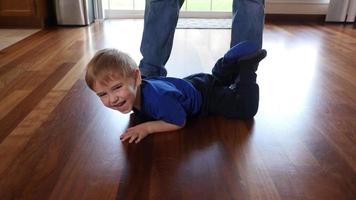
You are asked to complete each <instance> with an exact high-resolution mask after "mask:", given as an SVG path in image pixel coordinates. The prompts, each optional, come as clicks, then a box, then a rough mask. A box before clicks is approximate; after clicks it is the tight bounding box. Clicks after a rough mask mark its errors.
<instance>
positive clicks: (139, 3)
mask: <svg viewBox="0 0 356 200" xmlns="http://www.w3.org/2000/svg"><path fill="white" fill-rule="evenodd" d="M127 1H129V0H127ZM134 1H135V2H134V3H135V8H134V10H145V3H146V1H145V0H134Z"/></svg>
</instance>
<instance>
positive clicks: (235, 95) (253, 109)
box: [184, 59, 259, 119]
mask: <svg viewBox="0 0 356 200" xmlns="http://www.w3.org/2000/svg"><path fill="white" fill-rule="evenodd" d="M223 64H224V62H223V60H222V59H220V60H218V62H217V63H216V64H215V66H214V68H213V70H212V75H211V74H205V73H199V74H193V75H190V76H188V77H185V78H184V79H185V80H187V81H189V82H191V83H192V84H193V86H194V87H195V88H196V89H197V90H199V91H200V92H201V94H202V98H203V103H202V107H201V112H200V115H201V116H206V115H222V116H225V117H229V118H239V119H250V118H253V116H255V114H256V113H257V110H258V102H259V87H258V85H257V83H256V76H257V75H256V73H255V71H254V70H253V68H251V67H246V68H243V69H238V70H237V71H238V73H230V75H229V74H226V73H225V74H226V75H225V74H224V72H222V71H221V70H220V69H222V68H223V67H221V66H222V65H223ZM231 74H233V75H231ZM235 80H239V81H238V82H236V87H235V88H233V89H231V88H230V87H229V86H230V85H231V84H233V83H235Z"/></svg>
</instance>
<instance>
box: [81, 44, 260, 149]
mask: <svg viewBox="0 0 356 200" xmlns="http://www.w3.org/2000/svg"><path fill="white" fill-rule="evenodd" d="M266 53H267V52H266V51H265V50H259V48H258V45H256V44H255V43H252V42H248V41H246V42H242V43H239V44H237V45H235V46H234V47H232V48H231V49H230V50H229V51H228V52H227V53H226V54H225V55H224V56H223V57H222V58H220V59H219V60H218V61H217V63H216V64H215V66H214V68H213V70H212V75H211V74H204V73H200V74H194V75H191V76H188V77H186V78H184V79H178V78H172V77H151V78H147V79H142V78H141V73H140V70H139V69H138V66H137V64H136V63H135V62H134V61H133V59H132V58H130V57H129V56H128V55H127V54H125V53H123V52H120V51H118V50H116V49H103V50H100V51H98V52H97V53H96V54H95V56H94V57H93V58H92V59H91V61H90V62H89V63H88V65H87V71H86V75H85V80H86V82H87V85H88V86H89V87H90V89H92V90H93V91H94V92H95V93H96V94H97V95H98V96H99V98H100V99H101V101H102V102H103V104H104V105H105V106H107V107H109V108H111V109H114V110H118V111H120V112H121V113H129V112H130V111H132V110H133V111H134V112H135V113H136V114H139V115H141V116H143V117H145V118H149V119H150V121H147V122H144V123H141V124H139V125H137V126H134V127H131V128H128V129H127V130H126V131H125V133H123V134H122V135H121V136H120V139H121V140H122V141H125V140H129V143H131V142H136V143H138V142H139V141H141V140H142V139H143V138H144V137H146V136H147V135H148V134H151V133H158V132H167V131H173V130H178V129H180V128H182V127H184V125H185V123H186V119H187V118H188V117H193V116H204V115H223V116H226V117H232V118H240V119H249V118H252V117H253V116H254V115H255V114H256V112H257V109H258V101H259V87H258V85H257V83H256V73H255V72H256V70H257V66H258V63H259V62H260V61H261V60H262V59H263V58H264V57H265V56H266Z"/></svg>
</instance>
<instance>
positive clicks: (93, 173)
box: [0, 20, 356, 200]
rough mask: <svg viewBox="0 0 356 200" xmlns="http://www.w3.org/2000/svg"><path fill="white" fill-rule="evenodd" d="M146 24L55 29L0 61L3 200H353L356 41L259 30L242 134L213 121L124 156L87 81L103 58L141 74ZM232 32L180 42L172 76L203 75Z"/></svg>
mask: <svg viewBox="0 0 356 200" xmlns="http://www.w3.org/2000/svg"><path fill="white" fill-rule="evenodd" d="M141 33H142V21H140V20H138V21H137V20H120V21H114V20H113V21H105V22H102V23H95V24H93V25H92V26H90V27H80V28H52V29H46V30H43V31H40V32H37V33H35V34H34V35H32V36H30V37H29V38H26V39H24V40H22V41H21V42H19V43H17V44H15V45H13V46H10V47H8V48H5V49H3V50H1V51H0V197H1V199H4V200H7V199H219V200H220V199H251V200H255V199H263V200H267V199H283V200H285V199H288V200H289V199H320V200H327V199H332V200H334V199H337V200H342V199H345V200H346V199H347V200H351V199H356V145H355V144H356V92H355V91H356V78H355V76H356V66H355V63H356V57H355V52H356V30H355V27H353V26H352V25H350V26H343V25H335V24H326V25H323V24H273V23H269V24H266V27H265V32H264V48H265V49H267V51H268V56H267V58H266V59H265V60H264V61H262V62H261V64H260V66H259V70H258V83H259V85H260V90H261V93H260V108H259V111H258V113H257V115H256V117H255V118H254V120H251V121H240V120H233V119H224V118H221V117H209V118H205V119H196V120H193V121H191V122H189V123H188V124H187V126H186V128H184V129H183V130H180V131H176V132H172V133H170V134H155V135H152V136H149V137H147V138H145V139H144V140H143V141H142V142H140V143H139V144H137V145H134V144H132V145H131V144H130V145H129V144H126V143H121V142H120V140H119V136H120V134H121V133H122V132H123V131H124V130H125V128H127V127H128V126H129V125H130V124H131V123H135V120H134V119H133V118H134V117H133V116H129V115H122V114H120V113H117V112H115V111H111V110H108V109H107V108H105V107H104V106H102V105H101V103H100V102H99V100H98V98H97V97H96V96H95V95H94V94H93V93H92V92H91V91H90V90H89V89H88V88H87V87H86V86H85V83H84V81H83V71H84V67H85V64H86V63H87V62H88V60H89V59H90V57H91V56H92V55H93V53H94V52H95V51H96V50H98V49H101V48H104V47H115V48H119V49H121V50H123V51H126V52H128V53H129V54H130V55H131V56H132V57H133V58H135V60H136V61H137V62H138V61H139V60H140V52H139V45H140V41H141ZM229 38H230V33H229V31H228V30H191V29H189V30H185V29H178V30H176V35H175V42H174V47H173V51H172V55H171V58H170V60H169V62H168V63H167V69H168V72H169V74H168V75H169V76H178V77H183V76H186V75H188V74H191V73H195V72H209V70H210V69H211V68H212V66H213V64H214V62H215V61H216V60H217V59H218V58H219V57H221V56H222V55H223V54H224V52H225V51H226V50H227V49H228V44H229Z"/></svg>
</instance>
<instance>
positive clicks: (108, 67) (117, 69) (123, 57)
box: [85, 48, 138, 89]
mask: <svg viewBox="0 0 356 200" xmlns="http://www.w3.org/2000/svg"><path fill="white" fill-rule="evenodd" d="M137 68H138V66H137V64H136V62H135V61H134V60H133V59H132V58H131V57H130V56H129V55H128V54H126V53H124V52H121V51H119V50H117V49H109V48H108V49H102V50H99V51H98V52H96V54H95V55H94V57H93V58H92V59H91V60H90V62H89V63H88V65H87V69H86V74H85V81H86V83H87V85H88V86H89V87H90V88H91V89H93V86H94V83H95V81H104V82H105V81H107V80H110V79H112V77H117V76H119V77H121V78H129V77H132V76H133V74H134V73H133V72H134V70H135V69H137Z"/></svg>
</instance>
